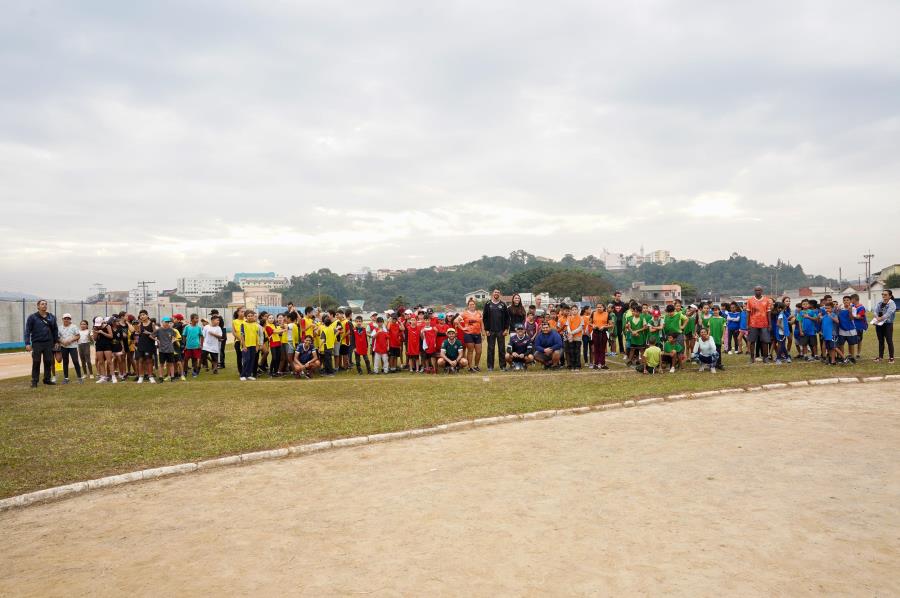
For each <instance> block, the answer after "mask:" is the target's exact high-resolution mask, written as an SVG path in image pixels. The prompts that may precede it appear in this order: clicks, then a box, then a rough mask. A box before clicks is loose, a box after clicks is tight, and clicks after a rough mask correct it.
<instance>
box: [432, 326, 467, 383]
mask: <svg viewBox="0 0 900 598" xmlns="http://www.w3.org/2000/svg"><path fill="white" fill-rule="evenodd" d="M462 349H463V345H462V343H461V342H459V339H458V338H456V329H455V328H448V329H447V338H446V339H444V342H443V343H441V356H440V357H439V358H438V367H442V368H444V371H445V372H446V373H448V374H455V373H456V372H457V371H459V368H464V367H466V365H468V363H469V362H468V361H466V358H465V357H463V356H462V355H461V353H462Z"/></svg>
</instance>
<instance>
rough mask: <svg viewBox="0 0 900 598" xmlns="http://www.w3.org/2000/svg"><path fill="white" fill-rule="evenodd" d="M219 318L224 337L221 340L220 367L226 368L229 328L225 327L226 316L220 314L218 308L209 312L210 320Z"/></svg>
mask: <svg viewBox="0 0 900 598" xmlns="http://www.w3.org/2000/svg"><path fill="white" fill-rule="evenodd" d="M216 317H217V318H219V328H221V329H222V339H221V340H220V341H219V369H220V370H223V369H225V349H226V347H227V346H228V329H227V328H225V316H223V315H220V314H219V310H218V309H213V310H211V311H210V312H209V320H210V322H212V319H213V318H216Z"/></svg>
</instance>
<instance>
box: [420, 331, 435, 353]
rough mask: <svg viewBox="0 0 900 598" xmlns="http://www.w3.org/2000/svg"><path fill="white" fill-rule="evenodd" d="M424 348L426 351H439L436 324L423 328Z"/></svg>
mask: <svg viewBox="0 0 900 598" xmlns="http://www.w3.org/2000/svg"><path fill="white" fill-rule="evenodd" d="M421 334H422V350H424V351H425V352H426V353H437V352H438V345H437V330H435V328H434V326H431V325H428V326H425V328H423V329H422V333H421Z"/></svg>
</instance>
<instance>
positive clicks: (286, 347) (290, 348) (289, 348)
mask: <svg viewBox="0 0 900 598" xmlns="http://www.w3.org/2000/svg"><path fill="white" fill-rule="evenodd" d="M281 350H282V351H284V353H285V355H287V356H288V357H290V356H291V355H293V354H294V345H292V344H290V343H283V344H282V345H281Z"/></svg>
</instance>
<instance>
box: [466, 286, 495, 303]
mask: <svg viewBox="0 0 900 598" xmlns="http://www.w3.org/2000/svg"><path fill="white" fill-rule="evenodd" d="M490 296H491V294H490V293H489V292H487V291H485V290H484V289H477V290H475V291H471V292H469V293H466V300H465V303H468V302H469V299H474V300H475V301H487V299H488V297H490Z"/></svg>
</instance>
